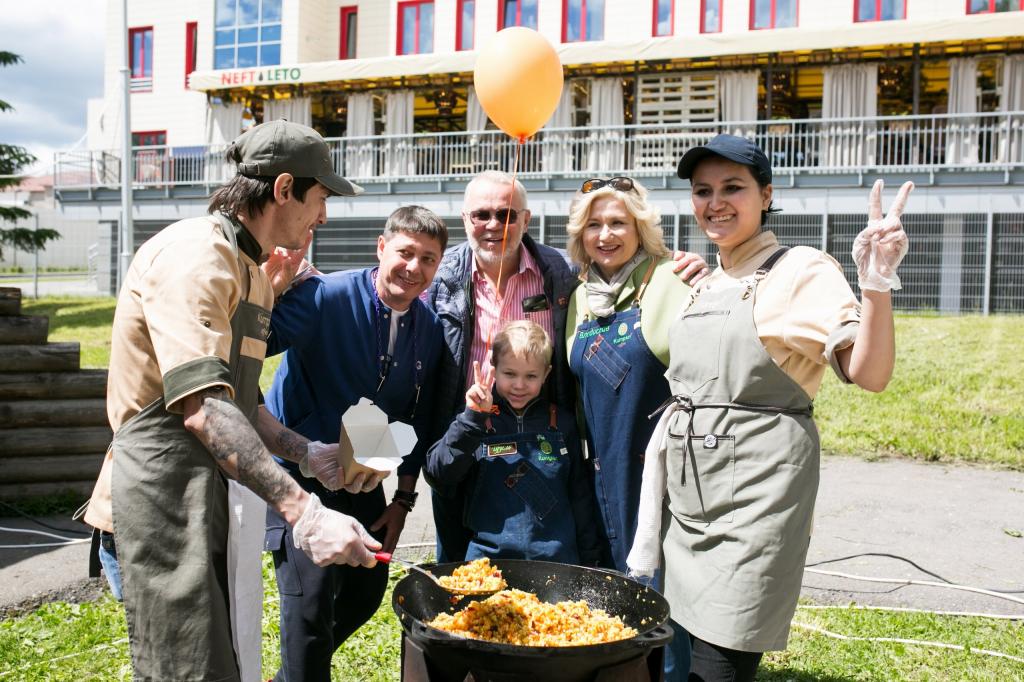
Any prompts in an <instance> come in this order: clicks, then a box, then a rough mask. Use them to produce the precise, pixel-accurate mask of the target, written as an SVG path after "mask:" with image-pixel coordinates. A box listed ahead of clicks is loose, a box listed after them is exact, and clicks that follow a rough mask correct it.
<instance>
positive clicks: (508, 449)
mask: <svg viewBox="0 0 1024 682" xmlns="http://www.w3.org/2000/svg"><path fill="white" fill-rule="evenodd" d="M518 452H519V448H518V447H516V444H515V443H495V444H494V445H488V446H487V456H488V457H506V456H508V455H514V454H516V453H518Z"/></svg>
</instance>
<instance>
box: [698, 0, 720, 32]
mask: <svg viewBox="0 0 1024 682" xmlns="http://www.w3.org/2000/svg"><path fill="white" fill-rule="evenodd" d="M721 31H722V0H700V32H701V33H720V32H721Z"/></svg>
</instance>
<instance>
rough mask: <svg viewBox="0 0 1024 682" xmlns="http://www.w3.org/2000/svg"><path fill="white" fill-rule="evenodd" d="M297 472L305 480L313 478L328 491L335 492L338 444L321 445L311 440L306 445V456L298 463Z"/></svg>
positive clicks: (336, 487)
mask: <svg viewBox="0 0 1024 682" xmlns="http://www.w3.org/2000/svg"><path fill="white" fill-rule="evenodd" d="M299 472H301V473H302V475H303V476H305V477H306V478H315V479H316V480H318V481H320V483H322V484H323V486H324V487H325V488H327V489H328V490H337V489H338V488H340V487H341V486H339V485H338V444H337V443H332V444H327V443H321V442H320V441H318V440H311V441H309V443H307V444H306V454H305V456H304V457H303V458H302V461H300V462H299Z"/></svg>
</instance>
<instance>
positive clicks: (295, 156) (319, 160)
mask: <svg viewBox="0 0 1024 682" xmlns="http://www.w3.org/2000/svg"><path fill="white" fill-rule="evenodd" d="M227 158H228V160H229V161H233V162H234V163H235V168H236V169H237V170H238V172H239V174H241V175H249V176H263V177H277V176H278V175H281V174H282V173H290V174H291V175H293V176H294V177H296V178H315V179H316V181H317V182H319V183H320V184H321V185H323V186H324V187H326V188H327V189H328V190H330V192H331V194H334V195H337V196H345V197H352V196H355V195H357V194H362V192H363V188H362V187H360V186H359V185H357V184H355V183H354V182H351V181H349V180H346V179H345V178H343V177H341V176H340V175H338V174H337V173H335V172H334V163H333V162H332V161H331V148H330V147H328V146H327V143H326V142H325V141H324V138H323V137H321V136H320V133H318V132H317V131H315V130H313V129H312V128H310V127H309V126H304V125H302V124H301V123H292V122H291V121H286V120H284V119H278V120H276V121H269V122H267V123H261V124H259V125H256V126H253V127H252V128H249V130H247V131H245V132H244V133H242V134H241V135H239V136H238V137H237V138H236V139H235V141H234V142H232V143H231V146H230V147H228V151H227Z"/></svg>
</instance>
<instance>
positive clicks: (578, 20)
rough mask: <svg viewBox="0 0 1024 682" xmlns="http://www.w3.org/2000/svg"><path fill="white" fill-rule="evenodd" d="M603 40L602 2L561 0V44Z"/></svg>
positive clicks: (595, 0) (597, 0)
mask: <svg viewBox="0 0 1024 682" xmlns="http://www.w3.org/2000/svg"><path fill="white" fill-rule="evenodd" d="M586 40H604V0H562V42H563V43H576V42H582V41H586Z"/></svg>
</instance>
